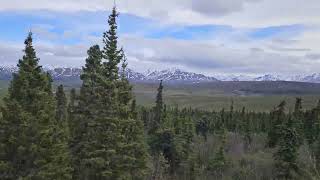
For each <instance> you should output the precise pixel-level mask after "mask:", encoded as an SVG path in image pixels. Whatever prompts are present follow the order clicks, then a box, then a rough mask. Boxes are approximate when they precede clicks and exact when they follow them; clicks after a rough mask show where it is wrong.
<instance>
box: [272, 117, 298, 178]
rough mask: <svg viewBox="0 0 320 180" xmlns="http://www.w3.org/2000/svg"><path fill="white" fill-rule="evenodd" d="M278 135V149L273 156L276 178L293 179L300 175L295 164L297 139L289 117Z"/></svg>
mask: <svg viewBox="0 0 320 180" xmlns="http://www.w3.org/2000/svg"><path fill="white" fill-rule="evenodd" d="M279 135H280V140H279V145H278V149H277V152H276V153H275V154H274V157H275V160H276V171H277V178H278V179H286V180H289V179H295V178H297V177H298V175H299V173H300V169H299V166H298V163H297V158H298V149H299V139H298V133H297V131H296V128H295V126H294V123H293V121H292V118H291V117H290V118H289V120H288V122H287V123H285V124H283V125H281V128H280V133H279Z"/></svg>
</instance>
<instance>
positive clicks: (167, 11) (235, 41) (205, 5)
mask: <svg viewBox="0 0 320 180" xmlns="http://www.w3.org/2000/svg"><path fill="white" fill-rule="evenodd" d="M112 6H113V1H112V0H107V1H106V0H90V1H88V0H56V1H51V0H29V1H20V0H10V1H9V0H4V1H0V24H1V25H2V26H3V28H2V30H0V32H1V33H0V62H1V63H2V64H10V63H11V64H12V63H16V61H17V59H18V58H19V57H21V54H22V51H21V50H22V49H23V46H22V45H23V44H22V43H23V38H24V36H25V34H26V32H27V31H28V30H29V29H32V31H33V32H34V33H35V37H36V39H35V45H36V48H37V51H38V54H39V56H40V57H41V62H42V64H44V65H54V66H81V65H83V63H84V60H85V58H86V51H87V49H88V48H89V46H90V45H93V44H101V34H102V32H103V31H104V30H105V29H106V27H107V25H106V16H107V15H108V13H107V12H106V10H108V9H110V8H111V7H112ZM117 6H118V8H119V10H120V11H121V12H122V15H121V17H120V21H119V27H120V30H119V32H120V37H121V39H120V42H121V44H122V45H123V46H124V48H125V50H126V52H127V55H128V57H129V61H130V62H129V63H130V66H131V67H133V68H134V69H136V70H138V71H144V70H146V69H147V68H153V69H154V67H157V68H160V69H163V68H168V67H180V68H183V69H186V70H190V71H195V72H201V73H206V74H210V75H214V74H224V73H236V74H265V73H276V74H300V73H311V72H312V73H313V72H318V69H320V58H319V57H320V56H319V54H320V46H319V42H320V19H319V18H318V17H320V11H319V10H318V8H317V7H320V1H318V0H309V1H308V2H303V1H301V0H282V1H276V0H163V1H150V0H120V1H118V2H117ZM1 17H2V18H1Z"/></svg>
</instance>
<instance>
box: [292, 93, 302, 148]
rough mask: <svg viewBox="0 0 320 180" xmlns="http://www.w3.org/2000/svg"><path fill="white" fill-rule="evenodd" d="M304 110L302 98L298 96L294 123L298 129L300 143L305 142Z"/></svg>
mask: <svg viewBox="0 0 320 180" xmlns="http://www.w3.org/2000/svg"><path fill="white" fill-rule="evenodd" d="M303 114H304V113H303V110H302V99H301V98H296V103H295V107H294V112H293V125H294V127H295V128H296V130H297V133H298V138H299V142H300V144H303V140H304V131H303V130H304V129H303V119H304V117H303Z"/></svg>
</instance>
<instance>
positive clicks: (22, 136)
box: [0, 33, 72, 179]
mask: <svg viewBox="0 0 320 180" xmlns="http://www.w3.org/2000/svg"><path fill="white" fill-rule="evenodd" d="M24 53H25V54H24V56H23V58H22V59H21V60H19V63H18V67H19V71H18V73H17V74H14V76H13V80H12V81H11V84H10V87H9V91H8V96H7V97H6V98H5V99H4V105H3V107H2V108H1V112H2V115H3V119H2V120H1V122H0V128H1V130H0V133H1V134H0V146H1V148H0V156H1V157H0V164H1V165H0V178H1V179H71V170H72V169H71V166H70V156H69V153H68V146H67V136H66V134H65V133H66V132H65V129H64V128H60V127H59V122H58V120H57V119H55V115H56V114H55V99H54V96H53V93H52V89H51V81H52V80H51V77H50V76H49V75H48V73H44V72H43V70H42V68H41V66H39V65H38V62H39V59H38V58H37V57H36V52H35V49H34V48H33V45H32V33H29V35H28V37H27V39H26V41H25V49H24Z"/></svg>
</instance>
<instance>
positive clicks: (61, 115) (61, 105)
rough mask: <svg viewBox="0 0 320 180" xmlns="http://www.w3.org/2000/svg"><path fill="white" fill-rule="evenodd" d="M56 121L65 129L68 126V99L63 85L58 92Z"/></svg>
mask: <svg viewBox="0 0 320 180" xmlns="http://www.w3.org/2000/svg"><path fill="white" fill-rule="evenodd" d="M56 104H57V107H56V119H57V120H58V122H60V123H61V124H62V125H64V126H65V127H66V126H67V123H66V121H67V106H68V102H67V97H66V94H65V93H64V88H63V85H60V86H58V88H57V91H56Z"/></svg>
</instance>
